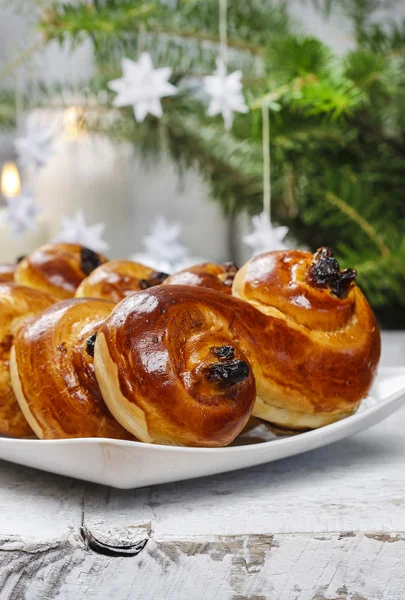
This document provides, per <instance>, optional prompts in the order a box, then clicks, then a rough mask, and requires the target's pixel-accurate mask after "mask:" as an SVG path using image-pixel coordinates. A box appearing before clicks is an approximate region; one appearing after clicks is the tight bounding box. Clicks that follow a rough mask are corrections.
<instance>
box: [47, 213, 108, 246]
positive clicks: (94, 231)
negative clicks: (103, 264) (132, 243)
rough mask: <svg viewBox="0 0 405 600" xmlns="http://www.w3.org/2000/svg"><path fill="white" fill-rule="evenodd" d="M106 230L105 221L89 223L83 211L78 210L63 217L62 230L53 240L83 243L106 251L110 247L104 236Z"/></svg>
mask: <svg viewBox="0 0 405 600" xmlns="http://www.w3.org/2000/svg"><path fill="white" fill-rule="evenodd" d="M104 230H105V224H104V223H97V224H96V225H87V223H86V218H85V216H84V213H83V211H82V210H78V211H77V212H76V213H75V214H74V215H73V217H70V218H69V217H62V218H61V228H60V231H59V232H58V234H57V235H56V236H55V238H54V239H53V241H54V242H65V243H70V244H82V245H83V246H86V247H87V248H90V249H91V250H94V251H95V252H104V251H105V250H108V248H109V244H107V242H105V241H104V240H103V238H102V236H103V233H104Z"/></svg>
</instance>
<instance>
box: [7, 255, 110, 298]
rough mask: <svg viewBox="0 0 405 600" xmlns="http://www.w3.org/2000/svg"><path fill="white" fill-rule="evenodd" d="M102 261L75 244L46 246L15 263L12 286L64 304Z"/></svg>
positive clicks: (104, 259)
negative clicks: (40, 292)
mask: <svg viewBox="0 0 405 600" xmlns="http://www.w3.org/2000/svg"><path fill="white" fill-rule="evenodd" d="M106 261H107V259H106V258H105V257H104V256H102V255H101V254H98V253H97V252H93V250H90V249H89V248H86V247H84V246H80V245H79V244H47V245H45V246H41V247H40V248H38V249H37V250H34V252H32V253H31V254H29V255H28V256H26V257H25V258H23V259H22V260H21V261H20V262H19V263H18V265H17V268H16V272H15V282H16V283H19V284H20V285H26V286H28V287H31V288H35V289H39V290H42V291H44V292H48V293H50V294H52V295H53V296H55V297H56V298H57V299H58V300H64V299H66V298H72V297H73V296H74V294H75V291H76V289H77V288H78V286H79V285H80V283H81V282H82V281H83V279H85V278H86V277H87V276H88V275H90V273H91V272H92V271H94V269H96V268H97V267H98V266H100V265H101V264H103V263H104V262H106Z"/></svg>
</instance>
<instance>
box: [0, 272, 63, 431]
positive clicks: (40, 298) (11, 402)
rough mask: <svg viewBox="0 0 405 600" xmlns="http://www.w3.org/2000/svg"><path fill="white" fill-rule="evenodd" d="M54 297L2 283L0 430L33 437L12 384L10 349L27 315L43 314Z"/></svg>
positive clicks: (0, 289) (0, 288)
mask: <svg viewBox="0 0 405 600" xmlns="http://www.w3.org/2000/svg"><path fill="white" fill-rule="evenodd" d="M54 302H55V299H54V298H52V297H51V296H49V295H48V294H45V293H44V292H40V291H37V290H31V289H29V288H27V287H23V286H20V285H15V284H13V283H0V434H1V435H8V436H11V437H33V435H34V434H33V431H32V429H31V427H30V426H29V425H28V423H27V421H26V419H25V417H24V415H23V413H22V412H21V409H20V407H19V405H18V402H17V399H16V397H15V394H14V392H13V389H12V387H11V380H10V352H11V347H12V345H13V341H14V337H15V335H16V334H17V332H18V330H19V329H20V327H21V326H22V325H23V323H24V322H25V321H26V320H27V319H31V318H32V317H35V316H36V315H38V314H40V313H41V312H42V311H43V310H45V309H46V308H48V307H49V306H51V305H52V304H53V303H54Z"/></svg>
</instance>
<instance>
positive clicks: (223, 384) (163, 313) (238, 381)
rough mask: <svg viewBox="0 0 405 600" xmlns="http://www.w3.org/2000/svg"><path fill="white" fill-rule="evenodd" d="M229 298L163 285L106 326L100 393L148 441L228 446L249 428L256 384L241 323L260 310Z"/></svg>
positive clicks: (99, 358)
mask: <svg viewBox="0 0 405 600" xmlns="http://www.w3.org/2000/svg"><path fill="white" fill-rule="evenodd" d="M224 298H225V296H224V295H223V294H220V293H218V292H215V291H213V290H209V289H205V288H196V287H192V286H174V285H173V286H171V285H170V286H163V285H162V286H156V287H153V288H150V289H148V290H145V291H142V292H138V293H136V294H133V295H131V296H129V297H128V298H126V299H125V300H123V301H122V302H121V303H120V304H119V305H118V306H117V307H116V308H115V310H114V311H113V312H112V314H111V316H110V317H109V318H108V319H107V320H106V321H105V323H104V324H103V325H102V326H101V328H100V330H99V333H98V335H97V340H96V346H95V357H94V362H95V368H96V376H97V380H98V382H99V385H100V389H101V391H102V394H103V397H104V399H105V402H106V403H107V406H108V408H109V409H110V411H111V412H112V414H113V415H114V416H115V418H116V419H117V420H118V421H119V422H120V423H121V424H122V425H123V426H124V427H125V428H126V429H128V430H129V431H131V432H132V433H133V434H134V435H135V436H136V437H137V438H139V439H140V440H142V441H145V442H153V443H161V444H172V445H185V446H224V445H226V444H229V443H230V442H231V441H232V440H233V439H234V438H235V437H236V436H237V435H238V433H239V432H240V431H241V430H242V428H243V427H244V425H245V424H246V422H247V420H248V418H249V416H250V413H251V410H252V406H253V403H254V400H255V382H254V378H253V375H252V372H251V367H250V364H249V361H248V359H247V357H246V354H245V353H244V352H243V350H242V349H241V347H240V345H239V344H238V342H237V339H236V338H235V336H234V333H233V324H234V323H238V322H239V321H241V319H240V317H241V314H240V313H243V312H244V311H245V308H246V307H247V308H248V309H250V311H251V312H252V313H253V312H254V313H255V312H256V311H254V309H252V308H251V307H249V306H248V305H245V303H244V302H241V301H239V300H236V299H234V298H232V297H229V298H226V302H224ZM239 327H240V326H239ZM242 329H243V326H242ZM247 335H248V334H247V333H246V334H245V336H242V335H241V336H240V337H241V338H243V339H245V337H246V336H247Z"/></svg>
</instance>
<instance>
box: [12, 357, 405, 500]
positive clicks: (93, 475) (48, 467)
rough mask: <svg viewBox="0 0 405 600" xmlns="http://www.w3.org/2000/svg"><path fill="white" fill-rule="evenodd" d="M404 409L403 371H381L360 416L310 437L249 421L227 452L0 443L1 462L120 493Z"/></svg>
mask: <svg viewBox="0 0 405 600" xmlns="http://www.w3.org/2000/svg"><path fill="white" fill-rule="evenodd" d="M403 404H405V368H402V367H397V368H384V369H381V370H380V372H379V375H378V377H377V380H376V383H375V385H374V387H373V389H372V392H371V394H370V396H369V397H368V398H367V399H366V400H364V402H363V403H362V405H361V407H360V409H359V411H358V412H357V413H356V414H355V415H353V416H351V417H347V418H346V419H344V420H342V421H339V422H338V423H333V424H332V425H327V426H326V427H322V428H321V429H317V430H315V431H309V432H306V433H300V434H295V435H290V436H285V435H284V436H283V437H277V436H276V435H275V434H274V433H272V431H271V430H270V428H269V427H267V426H266V425H264V424H263V423H262V422H259V421H257V420H255V419H253V420H252V421H251V422H250V424H249V427H248V428H247V429H246V430H245V431H244V432H243V433H242V434H241V435H240V436H238V438H237V439H236V440H235V442H234V443H233V444H232V445H231V446H228V447H227V448H182V447H175V446H158V445H152V444H143V443H141V442H126V441H118V440H110V439H98V438H87V439H69V440H16V439H10V438H0V458H2V459H4V460H8V461H11V462H15V463H18V464H21V465H26V466H29V467H35V468H37V469H42V470H44V471H50V472H51V473H58V474H59V475H68V476H70V477H76V478H78V479H84V480H86V481H93V482H95V483H101V484H105V485H110V486H113V487H117V488H122V489H130V488H138V487H143V486H146V485H152V484H157V483H167V482H169V481H179V480H181V479H192V478H193V477H201V476H203V475H213V474H214V473H221V472H224V471H233V470H236V469H241V468H244V467H250V466H253V465H258V464H260V463H265V462H270V461H273V460H278V459H280V458H285V457H287V456H292V455H294V454H300V453H302V452H307V451H308V450H313V449H314V448H319V447H321V446H325V445H326V444H330V443H332V442H336V441H338V440H341V439H343V438H346V437H348V436H350V435H353V434H354V433H358V432H359V431H362V430H364V429H367V428H368V427H371V426H372V425H375V424H376V423H378V422H379V421H382V420H383V419H385V418H386V417H388V416H389V415H390V414H392V413H393V412H395V411H396V410H398V409H399V408H400V407H401V406H402V405H403Z"/></svg>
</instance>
